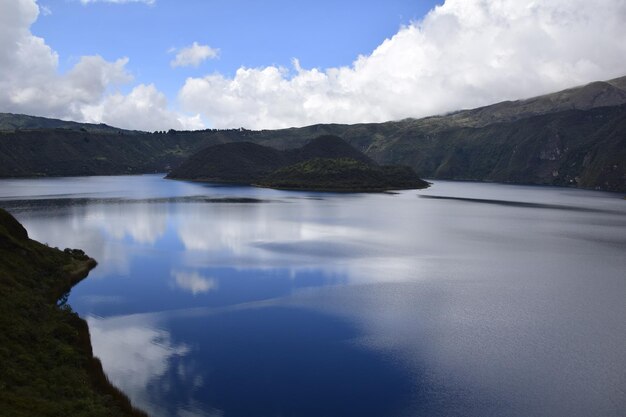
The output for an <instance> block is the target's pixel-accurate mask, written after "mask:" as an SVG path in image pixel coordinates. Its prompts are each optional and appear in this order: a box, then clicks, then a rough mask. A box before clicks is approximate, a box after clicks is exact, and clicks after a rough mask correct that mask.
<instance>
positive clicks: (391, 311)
mask: <svg viewBox="0 0 626 417" xmlns="http://www.w3.org/2000/svg"><path fill="white" fill-rule="evenodd" d="M434 197H437V198H434ZM442 197H443V198H442ZM621 197H622V196H619V195H615V194H608V193H601V192H590V191H582V190H571V189H559V188H547V187H524V186H507V185H496V184H476V183H455V182H440V181H437V182H435V183H434V185H433V186H432V187H431V188H430V189H428V190H422V191H403V192H401V193H398V194H372V195H367V194H323V193H302V192H300V193H298V192H282V191H274V190H266V189H257V188H250V187H220V186H213V185H203V184H194V183H186V182H175V181H168V180H163V179H161V177H160V176H132V177H90V178H59V179H39V180H2V181H0V206H2V207H5V208H7V209H9V210H10V211H11V212H12V213H14V214H15V215H16V216H17V217H18V219H19V220H20V221H22V222H23V223H24V225H25V226H26V228H27V229H28V231H29V233H30V236H31V237H32V238H34V239H37V240H40V241H44V242H48V243H49V244H50V245H51V246H58V247H60V248H65V247H73V248H82V249H84V250H85V251H86V252H87V253H88V254H89V255H91V256H93V257H94V258H96V259H97V260H98V262H99V265H98V267H97V268H96V269H95V270H94V271H93V272H92V273H91V274H90V276H89V278H88V279H86V280H85V281H83V282H82V283H81V284H79V285H78V286H77V287H75V288H74V290H73V291H72V294H71V297H70V303H71V305H72V307H73V308H74V309H75V310H76V311H78V312H79V314H80V315H81V316H82V317H84V318H86V319H87V321H88V322H89V327H90V330H91V335H92V340H93V345H94V352H95V354H96V355H97V356H99V357H100V358H101V359H102V362H103V364H104V368H105V370H106V372H107V374H108V376H109V377H110V379H111V380H112V381H113V382H114V383H115V384H116V385H117V386H119V387H120V388H121V389H122V390H123V391H124V392H126V393H127V394H128V395H129V397H130V398H131V399H132V400H133V402H134V403H135V404H136V405H138V406H139V407H141V408H143V409H145V410H146V411H148V412H150V413H151V414H152V415H154V416H155V417H160V416H180V417H189V416H225V417H238V416H241V417H255V416H259V417H262V416H311V417H323V416H379V417H396V416H397V417H401V416H402V417H404V416H454V415H460V416H461V415H462V416H529V415H542V416H624V415H626V348H625V346H626V256H625V255H626V201H624V200H622V199H621Z"/></svg>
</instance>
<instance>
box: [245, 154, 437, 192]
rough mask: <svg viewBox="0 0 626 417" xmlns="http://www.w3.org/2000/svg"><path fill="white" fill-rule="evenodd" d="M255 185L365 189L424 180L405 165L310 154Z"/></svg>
mask: <svg viewBox="0 0 626 417" xmlns="http://www.w3.org/2000/svg"><path fill="white" fill-rule="evenodd" d="M257 185H260V186H263V187H269V188H281V189H289V190H300V189H303V190H324V191H349V192H364V191H366V192H367V191H385V190H391V189H395V190H401V189H416V188H425V187H427V186H428V183H427V182H426V181H423V180H421V179H420V178H419V177H418V176H417V174H415V172H414V171H413V170H412V169H411V168H409V167H398V166H382V167H381V166H377V165H372V164H366V163H364V162H361V161H357V160H354V159H350V158H334V159H329V158H314V159H309V160H307V161H304V162H300V163H297V164H294V165H289V166H287V167H285V168H281V169H279V170H277V171H274V172H273V173H271V174H269V175H268V176H266V177H264V178H263V179H262V180H261V181H260V182H259V184H257Z"/></svg>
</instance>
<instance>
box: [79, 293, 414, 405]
mask: <svg viewBox="0 0 626 417" xmlns="http://www.w3.org/2000/svg"><path fill="white" fill-rule="evenodd" d="M89 326H90V329H92V337H93V341H94V348H95V350H94V352H95V354H96V355H97V356H99V357H100V358H101V359H102V362H103V365H104V367H105V369H106V370H107V373H108V375H109V377H110V378H111V380H112V381H113V383H115V384H117V385H118V386H120V387H122V389H123V390H124V391H125V392H127V393H129V394H130V396H131V399H132V400H133V401H134V402H135V403H136V404H137V405H139V406H140V407H142V408H144V409H146V410H148V411H149V412H152V413H153V414H154V415H159V416H183V415H202V416H207V415H209V416H210V415H228V416H234V417H237V416H241V417H244V416H245V417H248V416H252V415H254V416H263V415H268V416H269V415H277V414H279V415H297V416H311V417H313V416H315V417H318V416H320V415H324V416H345V415H353V414H354V415H371V416H380V415H393V414H394V413H395V412H397V411H398V410H399V409H402V408H403V407H404V406H406V404H407V402H408V400H409V396H410V395H409V394H410V390H411V382H410V377H409V375H408V374H407V373H406V372H405V371H404V370H402V369H401V368H398V367H397V366H395V365H394V363H393V361H392V358H388V357H385V356H384V355H381V354H377V353H375V352H373V351H371V350H369V349H364V348H363V347H361V346H359V345H358V344H356V343H354V340H355V339H356V337H357V336H358V335H359V331H358V329H356V328H354V327H353V326H352V325H351V324H350V323H349V322H347V321H343V320H338V319H337V318H336V317H333V316H329V315H326V314H322V313H319V312H314V311H308V310H303V309H299V308H288V307H279V306H272V305H271V303H269V304H267V303H266V305H264V306H258V305H251V306H245V305H244V306H238V307H236V308H225V309H217V310H216V309H200V310H186V311H176V312H167V313H159V314H143V315H133V316H123V317H116V318H111V319H94V318H90V319H89ZM157 328H158V329H164V328H166V329H167V330H157ZM198 329H202V331H200V332H199V331H198ZM189 340H193V346H188V345H187V343H188V341H189ZM329 381H332V383H329ZM190 413H191V414H190ZM194 413H195V414H194Z"/></svg>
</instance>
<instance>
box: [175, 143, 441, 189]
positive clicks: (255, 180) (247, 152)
mask: <svg viewBox="0 0 626 417" xmlns="http://www.w3.org/2000/svg"><path fill="white" fill-rule="evenodd" d="M168 178H173V179H188V180H196V181H213V182H238V183H245V184H255V185H260V186H263V187H271V188H289V189H302V190H304V189H306V190H337V191H382V190H389V189H411V188H424V187H426V186H427V185H428V184H427V183H426V182H424V181H422V180H420V179H419V178H418V177H417V174H415V172H414V171H413V170H412V169H411V168H409V167H391V166H389V167H381V166H378V165H377V164H376V163H375V162H374V161H372V160H371V159H370V158H368V157H367V156H366V155H364V154H363V153H361V152H359V151H358V150H356V149H354V148H353V147H352V146H350V145H349V144H348V143H346V142H345V141H344V140H342V139H341V138H339V137H337V136H330V135H325V136H320V137H318V138H315V139H313V140H311V141H310V142H308V143H307V144H306V145H304V146H303V147H301V148H297V149H291V150H286V151H279V150H276V149H274V148H270V147H267V146H261V145H256V144H254V143H250V142H240V143H230V144H224V145H216V146H211V147H208V148H206V149H204V150H202V151H200V152H198V153H197V154H195V155H193V156H192V157H190V158H189V159H188V160H187V161H185V162H184V163H183V164H182V165H181V166H180V167H178V168H177V169H175V170H174V171H172V172H171V173H170V174H169V175H168Z"/></svg>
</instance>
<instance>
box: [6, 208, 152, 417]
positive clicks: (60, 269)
mask: <svg viewBox="0 0 626 417" xmlns="http://www.w3.org/2000/svg"><path fill="white" fill-rule="evenodd" d="M94 266H95V261H94V260H93V259H90V258H89V257H87V256H86V255H85V254H84V253H83V252H82V251H80V250H69V249H66V250H65V251H60V250H58V249H53V248H49V247H48V246H46V245H43V244H41V243H38V242H36V241H33V240H30V239H29V238H28V234H27V232H26V230H25V229H24V228H23V227H22V225H21V224H19V223H18V222H17V220H15V218H13V217H12V216H11V215H10V214H9V213H8V212H6V211H4V210H2V209H0V415H2V416H7V417H8V416H11V417H44V416H51V417H52V416H55V417H57V416H76V417H78V416H85V417H96V416H103V417H104V416H106V417H118V416H135V417H140V416H144V417H145V414H144V413H142V412H139V411H137V410H134V409H133V408H132V407H131V405H130V402H129V401H128V399H127V398H126V397H125V396H124V395H123V394H121V393H120V392H119V391H118V390H117V389H116V388H114V387H113V386H112V385H110V384H109V382H108V381H107V379H106V377H105V376H104V374H103V372H102V367H101V365H100V362H99V361H98V360H97V359H95V358H93V356H92V351H91V343H90V340H89V330H88V328H87V323H86V322H84V321H83V320H82V319H80V318H79V317H78V315H76V314H75V313H74V312H72V310H71V308H70V307H69V306H67V305H65V304H64V303H63V301H60V302H57V300H59V299H61V300H63V299H64V297H63V296H64V294H66V293H67V292H68V291H69V290H70V288H71V287H72V286H73V285H74V284H76V283H77V282H78V281H80V280H81V279H83V278H84V277H85V276H86V275H87V274H88V273H89V270H90V269H91V268H93V267H94Z"/></svg>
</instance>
